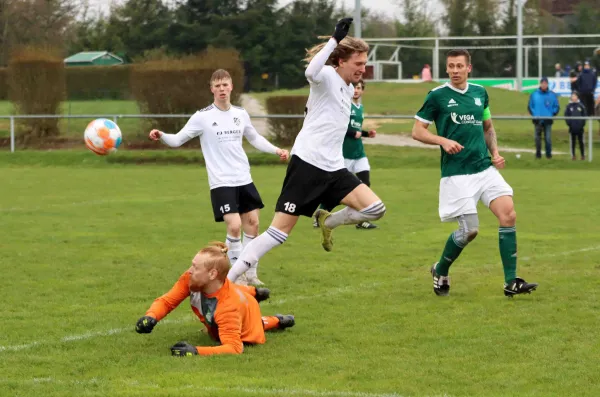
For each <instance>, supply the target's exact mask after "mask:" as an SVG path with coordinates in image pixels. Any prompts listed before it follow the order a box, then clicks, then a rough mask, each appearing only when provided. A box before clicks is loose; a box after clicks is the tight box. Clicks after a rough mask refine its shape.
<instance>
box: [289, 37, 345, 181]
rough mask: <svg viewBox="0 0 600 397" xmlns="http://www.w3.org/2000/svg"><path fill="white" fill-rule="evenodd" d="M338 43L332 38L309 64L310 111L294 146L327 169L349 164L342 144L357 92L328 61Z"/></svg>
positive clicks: (295, 151) (293, 150)
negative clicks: (345, 160) (327, 63)
mask: <svg viewBox="0 0 600 397" xmlns="http://www.w3.org/2000/svg"><path fill="white" fill-rule="evenodd" d="M336 46H337V42H336V41H335V39H333V38H331V39H329V42H328V43H327V44H326V45H325V47H323V49H321V51H319V52H318V53H317V54H316V55H315V57H314V58H313V59H312V60H311V61H310V63H309V65H308V67H307V68H306V72H305V75H306V78H307V79H308V82H309V83H310V94H309V96H308V102H307V103H306V107H307V113H306V117H305V119H304V123H303V125H302V129H301V130H300V132H299V133H298V136H297V137H296V141H295V142H294V147H293V148H292V154H295V155H297V156H298V157H300V158H301V159H302V160H304V161H306V162H307V163H309V164H312V165H314V166H315V167H318V168H320V169H322V170H325V171H336V170H340V169H343V168H345V165H344V156H343V154H342V144H343V142H344V136H345V135H346V131H347V129H348V123H349V122H350V107H351V103H352V97H353V95H354V86H353V85H352V84H346V82H345V81H344V80H343V79H342V78H341V77H340V75H339V74H338V73H337V72H336V71H335V69H334V68H333V67H332V66H326V65H325V62H327V59H328V58H329V56H330V55H331V53H332V52H333V50H334V49H335V47H336Z"/></svg>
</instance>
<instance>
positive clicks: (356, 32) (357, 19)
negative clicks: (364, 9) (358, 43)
mask: <svg viewBox="0 0 600 397" xmlns="http://www.w3.org/2000/svg"><path fill="white" fill-rule="evenodd" d="M360 9H361V8H360V0H355V2H354V37H356V38H359V39H360V37H361V32H362V26H361V20H360Z"/></svg>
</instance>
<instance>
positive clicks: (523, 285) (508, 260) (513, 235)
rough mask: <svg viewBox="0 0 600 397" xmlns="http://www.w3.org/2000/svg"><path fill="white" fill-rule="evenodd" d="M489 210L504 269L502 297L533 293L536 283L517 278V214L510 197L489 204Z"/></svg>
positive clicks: (502, 197) (497, 199) (503, 197)
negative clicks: (495, 225) (492, 214)
mask: <svg viewBox="0 0 600 397" xmlns="http://www.w3.org/2000/svg"><path fill="white" fill-rule="evenodd" d="M490 210H491V211H492V212H493V213H494V215H496V217H497V218H498V221H499V223H500V226H499V228H498V245H499V248H500V257H501V258H502V267H503V269H504V295H506V296H509V297H513V296H515V295H518V294H529V293H531V292H532V291H535V290H536V288H537V286H538V285H537V283H528V282H527V281H525V280H523V279H522V278H519V277H517V228H516V223H517V213H516V212H515V206H514V203H513V199H512V197H511V196H501V197H498V198H496V199H494V200H493V201H492V202H491V203H490Z"/></svg>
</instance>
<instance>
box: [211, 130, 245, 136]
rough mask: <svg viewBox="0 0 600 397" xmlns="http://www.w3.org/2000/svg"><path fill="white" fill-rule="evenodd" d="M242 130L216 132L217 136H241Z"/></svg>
mask: <svg viewBox="0 0 600 397" xmlns="http://www.w3.org/2000/svg"><path fill="white" fill-rule="evenodd" d="M241 133H242V130H225V131H217V135H238V134H240V135H241Z"/></svg>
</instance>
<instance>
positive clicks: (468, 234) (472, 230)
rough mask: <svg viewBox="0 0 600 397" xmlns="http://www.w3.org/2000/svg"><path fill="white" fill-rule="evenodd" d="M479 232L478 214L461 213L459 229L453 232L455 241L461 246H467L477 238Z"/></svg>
mask: <svg viewBox="0 0 600 397" xmlns="http://www.w3.org/2000/svg"><path fill="white" fill-rule="evenodd" d="M478 233H479V217H478V216H477V214H467V215H461V216H460V217H459V218H458V230H456V231H455V232H454V234H453V237H454V242H455V243H456V244H457V245H458V246H460V247H463V248H464V247H466V246H467V244H469V243H470V242H471V241H473V240H475V237H477V234H478Z"/></svg>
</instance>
